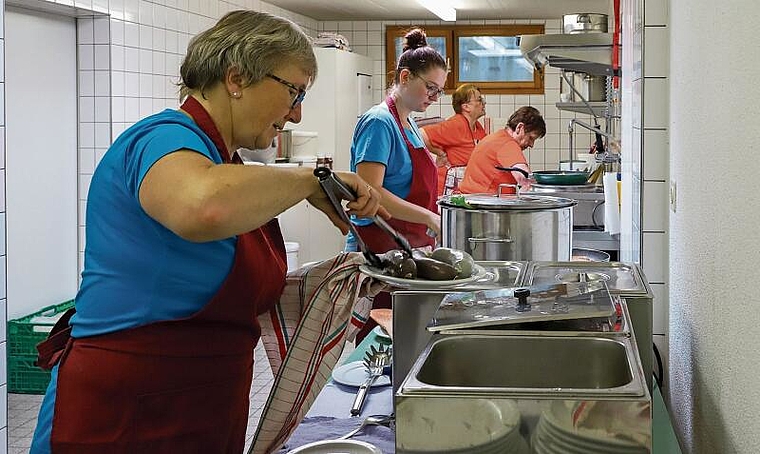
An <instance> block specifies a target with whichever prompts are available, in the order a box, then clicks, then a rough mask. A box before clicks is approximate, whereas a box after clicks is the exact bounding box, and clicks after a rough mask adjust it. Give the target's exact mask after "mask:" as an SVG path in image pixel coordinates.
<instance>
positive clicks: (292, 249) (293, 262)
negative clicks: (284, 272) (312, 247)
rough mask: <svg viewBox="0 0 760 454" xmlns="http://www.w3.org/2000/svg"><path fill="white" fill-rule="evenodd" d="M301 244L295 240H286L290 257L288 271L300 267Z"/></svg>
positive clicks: (288, 256) (287, 253)
mask: <svg viewBox="0 0 760 454" xmlns="http://www.w3.org/2000/svg"><path fill="white" fill-rule="evenodd" d="M300 247H301V245H300V244H298V243H296V242H295V241H286V242H285V254H286V256H287V259H288V272H290V271H293V270H295V269H298V249H299V248H300Z"/></svg>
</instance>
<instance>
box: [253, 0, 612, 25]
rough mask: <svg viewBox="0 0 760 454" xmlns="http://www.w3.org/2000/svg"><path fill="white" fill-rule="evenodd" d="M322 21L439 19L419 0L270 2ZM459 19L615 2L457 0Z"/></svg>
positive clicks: (536, 14)
mask: <svg viewBox="0 0 760 454" xmlns="http://www.w3.org/2000/svg"><path fill="white" fill-rule="evenodd" d="M266 1H267V3H270V4H272V5H275V6H279V7H280V8H284V9H287V10H289V11H292V12H294V13H298V14H303V15H304V16H308V17H311V18H312V19H316V20H321V21H331V20H405V19H406V20H436V19H438V18H437V17H436V16H435V15H434V14H433V13H431V12H429V11H428V10H426V9H425V8H423V7H422V6H421V5H420V4H419V3H417V2H416V1H415V0H266ZM453 4H454V7H455V8H456V9H457V19H461V20H472V19H511V18H515V19H552V18H556V19H561V17H562V15H563V14H571V13H605V14H608V13H609V12H610V4H611V0H453Z"/></svg>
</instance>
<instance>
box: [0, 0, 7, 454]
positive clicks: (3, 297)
mask: <svg viewBox="0 0 760 454" xmlns="http://www.w3.org/2000/svg"><path fill="white" fill-rule="evenodd" d="M4 24H5V1H4V0H0V58H1V59H2V60H0V315H1V316H2V319H1V320H0V452H6V451H5V449H6V446H8V364H7V361H6V359H5V358H6V356H5V355H6V352H7V350H8V343H7V334H6V333H7V330H6V327H7V319H8V311H7V307H8V306H7V304H8V299H7V290H8V286H7V285H6V280H7V279H6V278H7V275H6V264H7V256H6V253H5V251H6V235H5V231H6V224H5V27H4Z"/></svg>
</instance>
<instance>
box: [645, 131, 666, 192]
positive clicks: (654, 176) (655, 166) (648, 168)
mask: <svg viewBox="0 0 760 454" xmlns="http://www.w3.org/2000/svg"><path fill="white" fill-rule="evenodd" d="M643 150H644V179H647V180H661V181H668V180H669V175H670V170H669V164H668V163H669V155H670V147H669V144H668V131H667V130H656V129H645V130H644V144H643Z"/></svg>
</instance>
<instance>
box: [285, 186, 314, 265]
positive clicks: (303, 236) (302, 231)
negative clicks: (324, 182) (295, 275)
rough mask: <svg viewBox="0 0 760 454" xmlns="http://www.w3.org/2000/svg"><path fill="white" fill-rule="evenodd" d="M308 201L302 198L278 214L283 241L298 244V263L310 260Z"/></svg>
mask: <svg viewBox="0 0 760 454" xmlns="http://www.w3.org/2000/svg"><path fill="white" fill-rule="evenodd" d="M309 208H311V206H309V203H308V202H307V201H305V200H302V201H301V202H299V203H298V204H296V205H294V206H292V207H290V208H289V209H287V210H285V211H284V212H283V213H282V214H280V216H278V218H279V220H280V230H282V237H283V238H284V239H285V241H295V242H296V243H298V244H299V250H298V263H300V264H303V263H306V262H308V261H310V258H309V256H310V253H309V250H308V244H309Z"/></svg>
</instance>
